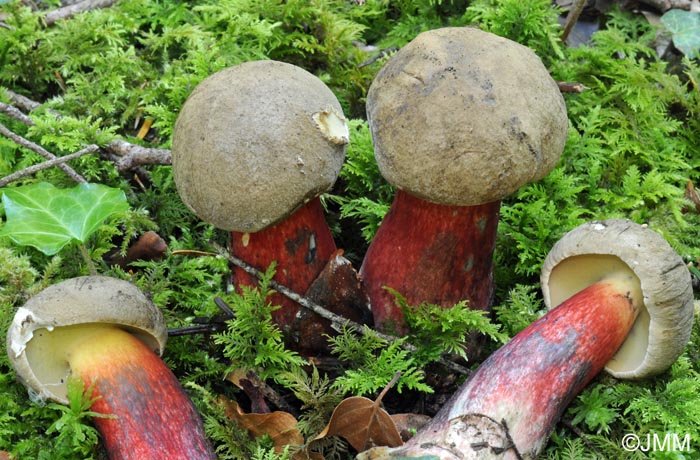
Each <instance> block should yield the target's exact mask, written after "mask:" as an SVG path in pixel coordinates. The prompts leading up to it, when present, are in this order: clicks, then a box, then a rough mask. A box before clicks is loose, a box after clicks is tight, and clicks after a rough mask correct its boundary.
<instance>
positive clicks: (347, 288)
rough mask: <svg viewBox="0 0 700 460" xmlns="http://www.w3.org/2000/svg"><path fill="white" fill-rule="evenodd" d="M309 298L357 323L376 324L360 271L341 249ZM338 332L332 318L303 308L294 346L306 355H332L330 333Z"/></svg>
mask: <svg viewBox="0 0 700 460" xmlns="http://www.w3.org/2000/svg"><path fill="white" fill-rule="evenodd" d="M305 297H306V298H308V299H310V300H312V301H313V302H316V303H319V304H321V305H325V307H326V308H327V309H328V310H330V311H332V312H333V313H335V314H338V315H340V316H342V317H344V318H347V319H349V320H352V321H354V322H356V323H359V324H367V325H371V324H372V313H371V312H370V310H369V297H367V293H366V292H365V291H364V289H363V287H362V282H361V279H360V276H359V275H358V273H357V271H356V270H355V269H354V268H353V266H352V264H351V263H350V261H349V260H347V259H346V258H345V257H343V251H342V250H340V249H339V250H337V251H336V252H335V253H334V254H333V255H332V256H331V257H330V259H329V261H328V263H327V264H326V266H325V267H324V269H323V270H322V271H321V273H320V274H319V275H318V277H317V278H316V279H315V280H314V282H313V283H312V284H311V286H310V287H309V289H308V291H306V294H305ZM334 335H337V332H336V330H335V329H334V328H333V327H332V325H331V322H330V321H329V320H327V319H324V318H321V317H320V316H318V315H317V314H315V313H313V312H312V311H309V310H307V309H302V310H300V311H299V313H298V314H297V317H296V320H295V322H294V326H293V327H292V334H291V336H292V343H291V344H290V345H291V346H292V347H294V348H296V349H298V350H299V353H300V354H301V355H302V356H328V355H329V353H330V352H329V349H328V336H334Z"/></svg>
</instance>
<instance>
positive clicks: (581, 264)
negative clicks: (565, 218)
mask: <svg viewBox="0 0 700 460" xmlns="http://www.w3.org/2000/svg"><path fill="white" fill-rule="evenodd" d="M619 270H631V271H632V272H633V273H634V274H635V275H636V277H637V278H638V279H639V282H640V285H641V289H642V293H643V296H644V308H643V309H642V311H640V312H639V316H638V317H637V320H636V321H635V323H634V326H633V328H632V331H631V332H630V333H629V335H628V337H627V339H626V341H625V342H624V343H623V344H622V346H621V347H620V349H619V350H618V352H617V354H616V355H615V357H613V359H612V360H611V361H610V362H609V363H608V364H607V365H606V367H605V370H606V371H608V372H609V373H610V374H612V375H613V376H615V377H617V378H628V379H634V378H644V377H649V376H653V375H656V374H659V373H661V372H663V371H665V370H666V369H668V368H669V367H670V366H671V364H673V362H674V361H675V360H676V359H677V358H678V356H680V354H681V353H682V352H683V349H684V348H685V346H686V344H687V343H688V341H689V340H690V334H691V329H692V326H693V290H692V284H691V278H690V272H689V271H688V268H687V267H686V265H685V263H684V262H683V260H682V259H681V257H680V256H679V255H678V254H676V253H675V252H674V250H673V249H672V248H671V246H670V245H669V244H668V242H667V241H666V240H665V239H664V238H663V237H662V236H660V235H659V234H658V233H656V232H655V231H653V230H651V229H649V228H647V227H646V226H642V225H639V224H637V223H634V222H632V221H630V220H626V219H608V220H603V221H592V222H588V223H585V224H583V225H581V226H579V227H576V228H575V229H573V230H571V231H570V232H569V233H567V234H566V235H564V236H563V237H562V238H561V239H560V240H559V241H558V242H557V243H556V244H555V245H554V246H553V247H552V250H551V251H550V252H549V254H548V255H547V258H546V259H545V261H544V264H543V266H542V273H541V275H540V281H541V286H542V293H543V296H544V302H545V305H546V306H547V308H554V307H556V306H557V305H559V304H560V303H561V302H563V301H564V300H566V299H568V298H569V297H571V296H572V295H574V294H575V293H577V292H578V291H580V290H582V289H584V288H586V287H587V286H590V285H591V284H593V283H595V282H597V281H599V280H600V279H602V278H604V277H605V276H606V275H608V274H611V273H612V272H615V271H619Z"/></svg>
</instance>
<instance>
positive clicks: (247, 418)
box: [219, 396, 313, 458]
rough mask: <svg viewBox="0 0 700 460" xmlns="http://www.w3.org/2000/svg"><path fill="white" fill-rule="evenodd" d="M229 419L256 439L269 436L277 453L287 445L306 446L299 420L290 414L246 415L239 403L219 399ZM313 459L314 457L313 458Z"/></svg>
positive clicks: (280, 412) (277, 412)
mask: <svg viewBox="0 0 700 460" xmlns="http://www.w3.org/2000/svg"><path fill="white" fill-rule="evenodd" d="M219 401H220V403H221V404H222V405H223V406H224V413H225V414H226V416H227V417H228V418H230V419H231V420H234V421H235V422H237V423H238V424H239V425H240V426H241V427H243V428H245V429H246V430H248V432H250V434H251V435H253V436H254V437H256V438H258V437H262V436H265V435H269V436H270V439H271V440H272V443H273V445H274V447H275V452H278V453H279V452H282V451H283V450H284V447H285V446H287V445H301V444H304V437H303V436H302V435H301V432H300V431H299V428H298V427H297V419H296V418H294V416H293V415H292V414H290V413H288V412H282V411H276V412H270V413H267V414H246V413H245V412H244V411H243V409H241V408H240V406H239V405H238V403H237V402H235V401H231V400H229V399H227V398H225V397H223V396H220V397H219ZM312 458H313V457H312Z"/></svg>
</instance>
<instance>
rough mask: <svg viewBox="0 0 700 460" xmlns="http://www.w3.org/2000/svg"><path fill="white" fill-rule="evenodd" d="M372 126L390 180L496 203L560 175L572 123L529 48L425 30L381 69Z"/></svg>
mask: <svg viewBox="0 0 700 460" xmlns="http://www.w3.org/2000/svg"><path fill="white" fill-rule="evenodd" d="M367 118H368V121H369V126H370V130H371V133H372V138H373V142H374V147H375V157H376V159H377V163H378V164H379V169H380V171H381V172H382V174H383V175H384V177H385V178H386V179H387V180H388V181H389V182H391V183H392V184H394V185H395V186H397V187H398V188H401V189H403V190H405V191H406V192H408V193H410V194H412V195H414V196H417V197H418V198H422V199H424V200H427V201H432V202H435V203H439V204H444V205H453V206H472V205H478V204H483V203H487V202H491V201H498V200H501V199H503V198H504V197H505V196H507V195H509V194H511V193H512V192H514V191H515V190H517V189H518V188H519V187H520V186H522V185H524V184H526V183H528V182H532V181H536V180H539V179H541V178H542V177H544V176H546V175H547V174H548V173H549V171H551V170H552V168H554V166H555V165H556V163H557V161H558V160H559V156H560V155H561V152H562V150H563V149H564V144H565V143H566V137H567V133H568V119H567V115H566V106H565V104H564V99H563V97H562V95H561V92H560V91H559V88H558V86H557V84H556V82H555V81H554V80H553V79H552V77H551V76H550V75H549V73H548V72H547V69H546V68H545V67H544V65H543V64H542V62H541V61H540V59H539V58H538V57H537V55H535V53H534V52H532V51H531V50H530V49H529V48H526V47H525V46H522V45H520V44H518V43H515V42H513V41H511V40H508V39H505V38H502V37H499V36H497V35H494V34H491V33H488V32H483V31H481V30H478V29H474V28H468V27H452V28H449V27H448V28H443V29H435V30H431V31H428V32H423V33H421V34H420V35H418V36H417V37H416V38H415V39H414V40H413V41H411V42H410V43H409V44H407V45H406V46H404V47H403V48H401V49H400V50H399V51H398V52H397V53H396V54H395V55H394V56H393V57H392V58H391V59H390V60H389V61H388V62H387V63H386V64H385V65H384V67H383V68H382V69H381V70H380V71H379V73H378V74H377V76H376V78H375V79H374V81H373V82H372V85H371V86H370V89H369V92H368V94H367Z"/></svg>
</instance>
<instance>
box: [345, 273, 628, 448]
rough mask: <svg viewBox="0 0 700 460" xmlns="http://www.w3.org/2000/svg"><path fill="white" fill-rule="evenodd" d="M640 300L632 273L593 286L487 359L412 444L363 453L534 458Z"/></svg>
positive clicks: (623, 333)
mask: <svg viewBox="0 0 700 460" xmlns="http://www.w3.org/2000/svg"><path fill="white" fill-rule="evenodd" d="M639 305H641V293H640V288H639V282H638V281H637V280H636V278H635V277H634V276H629V277H628V278H626V279H621V278H615V279H606V280H603V281H600V282H598V283H596V284H593V285H591V286H589V287H588V288H586V289H584V290H582V291H580V292H579V293H578V294H576V295H574V296H572V297H571V298H569V299H568V300H566V301H565V302H563V303H562V304H561V305H560V306H558V307H557V308H555V309H553V310H551V311H550V312H549V313H547V314H546V315H545V316H543V317H542V318H540V319H539V320H537V321H535V322H534V323H532V324H531V325H530V326H528V327H527V328H526V329H524V330H523V331H522V332H520V333H519V334H518V335H516V336H515V337H514V338H513V339H512V340H511V341H510V342H508V343H507V344H506V345H504V346H503V347H501V348H500V349H499V350H498V351H497V352H495V353H494V354H493V355H491V356H490V357H489V358H488V359H487V360H486V361H484V362H483V363H482V365H481V366H480V367H479V368H478V369H477V370H476V372H475V373H474V374H472V376H471V377H470V378H469V380H468V381H467V382H466V383H465V384H464V385H463V386H462V387H461V388H460V390H459V391H458V392H457V393H456V394H455V395H454V396H453V397H452V399H451V400H450V401H449V402H448V403H447V404H446V405H445V407H443V408H442V409H441V410H440V412H439V413H438V414H437V415H436V416H435V417H434V418H433V420H432V421H431V422H430V424H429V425H428V426H427V427H426V428H424V429H423V430H421V431H420V432H419V433H418V434H417V435H416V436H415V437H414V438H412V439H411V440H410V441H409V442H408V443H407V444H405V445H404V446H402V447H399V448H396V449H394V450H392V452H391V455H386V452H384V455H379V456H375V455H376V454H374V453H372V451H368V454H367V455H365V456H364V457H362V458H365V459H373V458H382V459H391V458H400V457H411V456H428V455H433V456H435V458H436V460H437V459H439V460H453V459H472V458H493V459H496V458H498V459H511V460H515V459H524V458H536V456H537V454H538V453H539V452H540V451H541V450H542V448H543V447H544V445H545V443H546V441H547V439H548V438H549V436H550V434H551V432H552V430H553V429H554V426H555V424H556V422H557V421H558V420H559V418H560V416H561V415H562V413H563V412H564V410H565V409H566V407H567V405H568V404H569V403H570V402H571V400H572V399H573V398H574V397H575V396H576V395H577V394H578V393H579V392H580V391H581V390H582V389H583V387H584V386H586V384H587V383H588V382H589V381H590V380H591V379H592V378H593V377H594V376H595V375H596V374H598V372H600V370H601V369H602V368H603V366H605V364H606V363H607V362H608V361H610V359H611V358H612V357H613V356H614V354H615V352H616V351H617V349H618V348H619V347H620V345H621V344H622V342H623V341H624V340H625V338H626V337H627V334H628V332H629V331H630V329H631V327H632V324H633V323H634V320H635V318H636V315H637V311H638V308H639ZM484 449H488V451H485V450H484ZM489 451H490V455H491V456H483V457H482V455H484V454H485V453H486V452H489ZM358 458H359V457H358Z"/></svg>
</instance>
